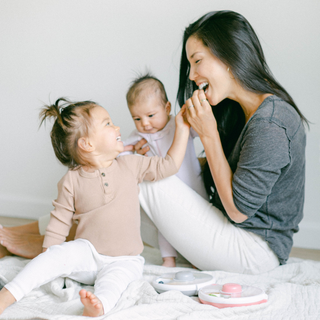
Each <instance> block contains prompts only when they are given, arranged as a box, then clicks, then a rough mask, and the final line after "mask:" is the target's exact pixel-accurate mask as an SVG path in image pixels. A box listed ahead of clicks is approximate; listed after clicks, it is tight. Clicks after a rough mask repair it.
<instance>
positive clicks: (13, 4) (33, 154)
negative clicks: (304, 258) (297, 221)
mask: <svg viewBox="0 0 320 320" xmlns="http://www.w3.org/2000/svg"><path fill="white" fill-rule="evenodd" d="M221 9H231V10H234V11H238V12H240V13H241V14H243V15H244V16H245V17H246V18H247V19H248V20H249V21H250V22H251V24H252V25H253V27H254V28H255V30H256V32H257V34H258V35H259V37H260V39H261V42H262V45H263V48H264V50H265V53H266V57H267V61H268V63H269V65H270V67H271V69H272V70H273V72H274V74H275V76H276V77H277V78H278V80H279V81H280V82H281V83H282V84H283V85H284V87H285V88H286V89H287V90H288V91H289V92H290V93H291V94H292V96H293V98H294V99H295V100H296V102H297V104H298V106H299V107H300V108H301V110H302V112H303V113H304V114H305V116H306V117H307V118H308V119H310V120H311V121H312V122H313V124H312V125H311V129H310V131H309V132H308V146H307V184H306V204H305V218H304V220H303V222H302V223H301V231H300V233H298V235H297V236H296V237H295V245H296V246H300V247H310V248H319V249H320V214H319V207H320V182H319V177H320V141H319V138H320V111H319V106H318V103H319V101H320V72H319V71H320V68H319V58H318V57H319V52H320V41H319V39H320V23H319V17H318V14H319V12H320V2H319V1H318V0H305V1H299V0H261V1H260V0H247V1H238V0H216V1H213V0H201V1H199V0H174V1H173V0H159V1H156V0H153V1H151V0H136V1H134V0H117V1H114V0H110V1H108V0H104V1H103V0H95V1H92V0H91V1H90V0H46V1H43V0H28V1H25V0H0V43H1V49H0V106H1V118H0V136H1V139H2V141H1V157H0V167H1V170H0V214H1V215H5V216H12V217H29V218H37V217H39V216H41V215H43V214H46V213H48V212H49V211H50V210H51V209H52V206H51V200H52V199H54V198H55V196H56V184H57V182H58V181H59V179H60V178H61V176H62V175H63V174H64V172H65V171H66V169H65V168H64V167H63V166H62V165H60V164H59V163H58V161H57V160H56V159H55V157H54V154H53V151H52V147H51V144H50V139H49V132H50V129H51V125H50V124H49V125H47V128H44V127H42V128H41V129H40V130H38V125H39V121H38V113H39V108H40V107H41V106H42V104H43V103H48V102H49V101H51V102H54V101H55V99H57V98H58V97H61V96H66V97H69V98H71V99H74V100H84V99H92V100H94V101H97V102H98V103H100V104H101V105H102V106H104V107H105V108H106V109H107V110H108V111H109V113H110V114H111V116H112V118H113V121H114V122H115V123H116V124H118V125H119V126H120V127H121V130H122V136H123V137H124V138H125V137H126V136H127V135H128V134H129V133H130V132H131V130H132V129H133V127H134V125H133V122H132V120H131V119H130V116H129V113H128V111H127V109H126V103H125V93H126V90H127V88H128V85H129V82H130V81H131V80H132V79H133V78H134V76H135V72H136V71H140V72H141V71H144V70H145V68H146V67H148V68H150V70H151V71H152V72H153V73H154V74H155V75H156V76H157V77H159V78H160V79H161V80H162V81H163V82H164V84H165V86H166V88H167V91H168V96H169V99H170V100H171V101H172V102H173V103H174V102H175V95H176V91H177V86H178V71H179V60H180V51H181V37H182V34H183V30H184V28H185V27H186V26H187V25H188V24H189V23H190V22H192V21H194V20H196V19H197V18H199V17H200V16H201V15H203V14H204V13H206V12H208V11H211V10H221Z"/></svg>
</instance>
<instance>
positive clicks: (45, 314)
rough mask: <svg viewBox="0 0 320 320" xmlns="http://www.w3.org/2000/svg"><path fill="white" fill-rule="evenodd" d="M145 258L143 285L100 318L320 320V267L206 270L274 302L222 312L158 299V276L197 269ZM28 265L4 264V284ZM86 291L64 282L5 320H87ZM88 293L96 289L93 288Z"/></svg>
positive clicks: (0, 269)
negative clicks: (84, 314)
mask: <svg viewBox="0 0 320 320" xmlns="http://www.w3.org/2000/svg"><path fill="white" fill-rule="evenodd" d="M142 255H143V256H144V257H145V259H146V265H145V268H144V276H143V280H138V281H134V282H132V283H131V284H130V285H129V286H128V288H127V290H126V291H125V292H124V293H123V295H122V297H121V299H120V300H119V302H118V304H117V306H116V307H115V309H114V310H112V311H111V312H110V313H109V314H107V315H104V316H102V317H98V318H97V319H108V320H125V319H130V320H134V319H147V320H153V319H154V320H155V319H159V320H164V319H182V320H189V319H205V320H206V319H208V320H210V319H228V320H233V319H237V320H247V319H254V320H263V319H268V320H269V319H290V320H292V319H297V320H301V319H308V320H309V319H311V320H313V319H320V262H316V261H311V260H301V259H297V258H290V259H289V261H288V264H287V265H285V266H280V267H278V268H276V269H275V270H273V271H271V272H268V273H264V274H261V275H240V274H235V273H228V272H222V271H214V272H210V271H205V272H206V273H209V274H211V275H212V276H214V278H215V279H216V280H217V281H216V282H217V283H218V284H223V283H228V282H236V283H240V284H242V285H252V286H256V287H259V288H261V289H263V290H264V291H265V292H266V293H267V294H268V296H269V300H268V302H267V303H263V304H260V305H255V306H249V307H237V308H225V309H217V308H215V307H212V306H210V305H204V304H201V303H199V300H198V298H197V297H188V296H185V295H183V294H182V293H180V292H178V291H171V292H166V293H162V294H158V293H157V292H156V291H155V290H154V288H153V287H152V286H151V284H150V282H151V281H152V280H153V279H154V278H155V277H157V276H160V275H161V274H163V273H168V272H178V271H181V270H193V271H195V270H194V269H190V267H191V266H190V265H189V264H188V263H187V262H186V261H184V260H182V259H180V260H179V261H178V266H179V267H177V268H165V267H161V266H159V265H160V264H161V259H160V253H159V250H157V249H154V248H150V247H146V248H145V250H144V252H143V254H142ZM28 261H29V260H26V259H22V258H18V257H6V258H3V259H0V280H1V282H8V281H10V280H11V279H12V278H13V277H14V276H15V275H16V274H17V273H18V272H19V270H21V268H23V267H24V266H25V265H26V263H28ZM64 287H65V288H64ZM81 287H83V286H81V285H80V284H79V283H77V282H75V281H72V280H70V279H62V278H58V279H56V280H54V281H52V282H50V283H48V284H46V285H44V286H42V287H41V288H39V289H36V290H34V291H32V292H31V293H30V294H28V295H27V296H26V297H25V298H23V299H22V300H21V301H20V302H18V303H15V304H13V305H12V306H10V307H9V308H8V309H7V310H5V312H4V313H3V314H2V315H1V316H0V319H55V320H56V319H61V320H69V319H70V320H77V319H84V317H80V315H81V314H82V304H81V302H80V299H79V295H78V292H79V290H80V289H81ZM86 288H89V290H92V287H86ZM86 319H89V318H86ZM90 319H92V318H90Z"/></svg>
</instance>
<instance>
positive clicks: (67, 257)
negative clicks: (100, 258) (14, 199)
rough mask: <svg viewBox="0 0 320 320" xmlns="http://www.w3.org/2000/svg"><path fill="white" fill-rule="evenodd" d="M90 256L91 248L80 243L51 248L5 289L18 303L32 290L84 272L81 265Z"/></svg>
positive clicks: (28, 265)
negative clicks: (58, 278)
mask: <svg viewBox="0 0 320 320" xmlns="http://www.w3.org/2000/svg"><path fill="white" fill-rule="evenodd" d="M90 256H92V253H91V248H90V247H89V246H88V245H87V244H86V243H85V242H82V241H72V242H65V243H63V244H61V245H58V246H52V247H50V248H48V250H47V251H46V252H44V253H42V254H40V255H39V256H37V257H36V258H34V259H33V260H32V261H30V262H29V263H28V264H27V265H26V266H25V267H24V268H23V269H22V270H21V271H20V273H19V274H18V275H17V276H16V277H15V278H14V279H13V280H12V281H11V282H9V283H8V284H6V286H5V288H6V289H7V290H9V291H10V293H11V294H12V295H13V296H14V298H15V299H16V300H17V301H19V300H20V299H22V298H23V297H24V296H25V295H26V294H28V293H29V292H30V291H31V290H33V289H34V288H38V287H40V286H41V285H43V284H45V283H48V282H50V281H52V280H54V279H56V278H57V277H61V276H62V277H67V276H68V275H70V274H71V273H72V272H74V271H78V272H81V271H82V270H83V271H85V270H84V268H85V267H84V266H83V264H84V261H86V260H88V257H90Z"/></svg>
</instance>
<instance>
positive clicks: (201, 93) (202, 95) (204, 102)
mask: <svg viewBox="0 0 320 320" xmlns="http://www.w3.org/2000/svg"><path fill="white" fill-rule="evenodd" d="M198 97H199V101H200V104H201V106H202V107H204V108H205V107H210V109H211V106H210V103H209V101H208V100H207V97H206V95H205V93H204V91H203V90H199V95H198Z"/></svg>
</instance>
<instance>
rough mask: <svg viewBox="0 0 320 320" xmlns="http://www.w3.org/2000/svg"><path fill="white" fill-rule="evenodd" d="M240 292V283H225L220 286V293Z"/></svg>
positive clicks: (231, 293) (233, 294)
mask: <svg viewBox="0 0 320 320" xmlns="http://www.w3.org/2000/svg"><path fill="white" fill-rule="evenodd" d="M241 292H242V288H241V285H240V284H238V283H225V284H224V285H223V286H222V290H221V293H222V294H230V295H231V296H239V295H240V294H241Z"/></svg>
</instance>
